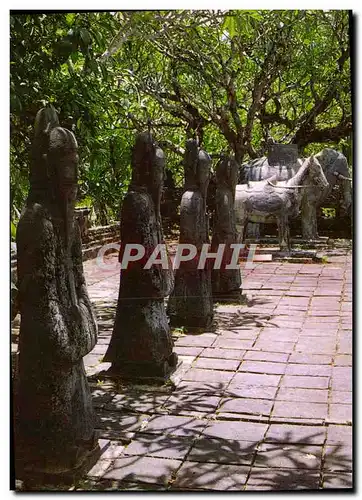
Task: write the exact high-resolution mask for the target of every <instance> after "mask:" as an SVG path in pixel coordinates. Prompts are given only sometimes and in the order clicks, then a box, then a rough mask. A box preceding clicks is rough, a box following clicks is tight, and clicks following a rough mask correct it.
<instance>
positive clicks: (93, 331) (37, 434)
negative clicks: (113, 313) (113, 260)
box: [15, 108, 99, 474]
mask: <svg viewBox="0 0 362 500" xmlns="http://www.w3.org/2000/svg"><path fill="white" fill-rule="evenodd" d="M77 163H78V155H77V142H76V140H75V137H74V135H73V134H72V132H70V131H69V130H67V129H64V128H61V127H60V126H59V123H58V118H57V115H56V112H55V110H54V109H53V108H43V109H41V110H40V111H39V112H38V114H37V117H36V122H35V137H34V142H33V155H32V164H31V172H30V191H29V196H28V199H27V203H26V208H25V210H24V212H23V214H22V216H21V218H20V221H19V225H18V230H17V256H18V286H19V308H20V314H21V324H20V338H19V351H20V354H19V378H18V385H17V391H16V392H17V395H16V398H15V405H16V406H15V410H16V416H17V425H16V436H15V446H16V456H15V459H16V460H17V461H18V462H19V463H21V464H22V465H21V466H20V468H21V469H22V470H24V469H23V467H25V469H27V468H30V469H32V470H35V471H39V470H40V471H42V472H44V473H51V474H53V473H55V474H58V473H62V472H66V471H70V470H74V469H75V468H77V467H79V466H81V465H82V464H84V462H85V461H88V459H89V457H90V456H92V455H95V454H97V452H98V449H99V447H98V441H97V439H96V436H95V431H94V413H93V408H92V400H91V394H90V390H89V387H88V383H87V379H86V375H85V370H84V364H83V356H85V355H86V354H88V353H89V352H90V351H91V350H92V349H93V347H94V345H95V344H96V340H97V325H96V321H95V317H94V314H93V312H92V307H91V303H90V300H89V297H88V293H87V289H86V284H85V279H84V274H83V267H82V250H81V239H80V234H79V226H78V224H77V223H75V221H74V206H75V201H76V193H77V177H78V171H77Z"/></svg>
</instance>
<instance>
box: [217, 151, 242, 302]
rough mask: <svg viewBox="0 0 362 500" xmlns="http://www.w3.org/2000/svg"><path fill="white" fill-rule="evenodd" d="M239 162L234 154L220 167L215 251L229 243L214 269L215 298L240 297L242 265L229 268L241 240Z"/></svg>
mask: <svg viewBox="0 0 362 500" xmlns="http://www.w3.org/2000/svg"><path fill="white" fill-rule="evenodd" d="M238 168H239V165H238V163H237V162H236V161H235V159H233V158H230V157H229V158H227V157H226V158H223V159H221V160H220V162H219V163H218V165H217V167H216V193H215V217H214V228H213V235H212V242H211V251H212V252H213V253H216V252H217V251H218V249H219V248H220V245H225V248H224V252H223V259H222V262H221V266H220V269H215V268H214V269H213V270H212V275H211V277H212V294H213V297H214V300H218V301H220V300H226V301H228V300H229V301H230V300H236V301H238V300H240V295H241V288H240V287H241V274H240V269H239V268H238V269H226V266H227V265H228V264H230V263H231V260H232V255H233V251H234V250H233V248H232V247H231V246H230V245H231V244H233V243H236V242H237V233H236V225H235V212H234V201H235V188H236V184H237V180H238Z"/></svg>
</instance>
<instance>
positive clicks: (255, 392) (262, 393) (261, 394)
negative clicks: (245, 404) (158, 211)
mask: <svg viewBox="0 0 362 500" xmlns="http://www.w3.org/2000/svg"><path fill="white" fill-rule="evenodd" d="M277 390H278V387H277V386H274V387H268V386H254V385H241V384H240V385H234V384H233V381H232V382H231V383H230V385H229V386H228V388H227V389H226V390H225V392H224V394H225V396H228V397H242V398H251V399H274V398H275V394H276V392H277Z"/></svg>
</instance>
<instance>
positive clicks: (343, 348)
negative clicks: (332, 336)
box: [337, 339, 353, 354]
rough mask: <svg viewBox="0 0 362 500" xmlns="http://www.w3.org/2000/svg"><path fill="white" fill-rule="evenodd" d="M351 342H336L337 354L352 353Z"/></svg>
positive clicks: (346, 340)
mask: <svg viewBox="0 0 362 500" xmlns="http://www.w3.org/2000/svg"><path fill="white" fill-rule="evenodd" d="M352 346H353V343H352V340H351V339H340V340H339V341H338V346H337V352H338V353H339V354H350V353H351V352H352Z"/></svg>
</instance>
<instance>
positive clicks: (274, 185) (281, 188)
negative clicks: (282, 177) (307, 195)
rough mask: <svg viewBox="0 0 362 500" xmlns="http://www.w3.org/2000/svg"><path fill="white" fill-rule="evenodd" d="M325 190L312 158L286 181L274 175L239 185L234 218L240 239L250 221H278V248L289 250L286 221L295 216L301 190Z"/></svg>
mask: <svg viewBox="0 0 362 500" xmlns="http://www.w3.org/2000/svg"><path fill="white" fill-rule="evenodd" d="M326 188H328V181H327V179H326V177H325V175H324V173H323V169H322V167H321V165H320V163H319V161H318V160H317V158H316V157H315V156H310V157H309V158H307V159H306V160H305V161H304V162H303V165H302V166H301V168H300V169H299V170H298V171H297V173H296V174H295V175H294V176H293V177H291V178H290V179H288V180H287V181H277V176H274V177H270V178H269V179H267V180H265V181H255V182H249V184H238V185H237V186H236V191H235V219H236V229H237V232H238V238H239V240H241V241H243V239H244V233H245V228H246V226H247V224H248V222H249V221H252V222H264V223H268V222H277V224H278V231H279V242H280V248H285V247H287V248H288V250H290V249H291V243H290V235H289V219H290V218H294V217H296V216H297V215H298V213H299V210H300V205H301V202H302V198H303V190H304V189H319V190H320V191H323V190H325V189H326Z"/></svg>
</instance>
